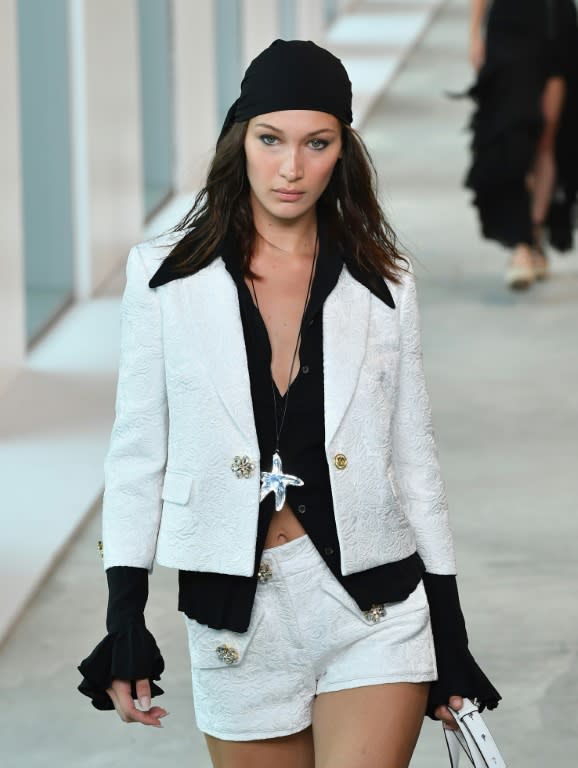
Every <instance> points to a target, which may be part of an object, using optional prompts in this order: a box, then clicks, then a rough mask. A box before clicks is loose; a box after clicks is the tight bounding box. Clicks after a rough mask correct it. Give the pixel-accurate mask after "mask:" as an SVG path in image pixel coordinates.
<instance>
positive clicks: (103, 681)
mask: <svg viewBox="0 0 578 768" xmlns="http://www.w3.org/2000/svg"><path fill="white" fill-rule="evenodd" d="M164 668H165V663H164V661H163V657H162V656H161V652H160V651H159V649H158V646H157V644H156V642H155V639H154V637H153V636H152V635H151V633H150V632H149V631H148V629H147V628H146V626H145V625H144V623H138V624H131V625H129V626H127V627H126V628H124V629H123V630H121V631H119V632H114V633H112V634H109V635H107V636H106V637H105V638H104V640H102V641H101V642H100V643H99V644H98V645H97V646H96V648H95V649H94V651H93V652H92V653H91V654H90V656H88V657H87V658H86V659H84V661H82V662H81V664H80V666H79V667H78V670H79V672H80V673H81V675H83V677H84V679H83V681H82V682H81V683H80V685H79V686H78V690H79V691H80V693H82V694H84V695H85V696H88V697H89V698H91V699H92V705H93V706H94V707H96V709H101V710H105V709H114V706H113V703H112V701H111V699H110V697H109V695H108V694H107V692H106V689H107V688H110V684H111V683H112V681H113V680H114V679H119V680H130V681H131V682H132V697H133V699H136V698H137V695H136V681H137V680H144V679H145V678H147V679H148V681H149V683H150V686H151V696H159V695H160V694H162V693H164V691H163V690H162V688H159V686H158V685H156V684H155V683H154V682H153V680H160V677H161V674H162V673H163V671H164Z"/></svg>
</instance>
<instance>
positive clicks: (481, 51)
mask: <svg viewBox="0 0 578 768" xmlns="http://www.w3.org/2000/svg"><path fill="white" fill-rule="evenodd" d="M485 58H486V44H485V42H484V38H483V37H482V34H481V33H480V32H478V33H476V34H473V35H472V37H471V39H470V63H471V65H472V67H473V68H474V69H475V70H476V72H479V71H480V69H481V68H482V66H483V64H484V60H485Z"/></svg>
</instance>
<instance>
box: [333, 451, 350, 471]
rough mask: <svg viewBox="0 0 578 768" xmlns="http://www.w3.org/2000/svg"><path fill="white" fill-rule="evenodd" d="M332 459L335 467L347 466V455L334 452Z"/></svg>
mask: <svg viewBox="0 0 578 768" xmlns="http://www.w3.org/2000/svg"><path fill="white" fill-rule="evenodd" d="M334 461H335V466H336V467H337V469H345V467H346V466H347V456H346V455H345V454H344V453H336V454H335V459H334Z"/></svg>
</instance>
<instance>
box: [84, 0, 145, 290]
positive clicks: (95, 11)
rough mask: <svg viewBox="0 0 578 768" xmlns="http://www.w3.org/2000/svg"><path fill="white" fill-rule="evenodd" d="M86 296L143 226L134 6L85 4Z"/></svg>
mask: <svg viewBox="0 0 578 768" xmlns="http://www.w3.org/2000/svg"><path fill="white" fill-rule="evenodd" d="M84 11H85V30H86V91H87V105H86V107H87V129H88V137H87V151H88V174H89V177H90V188H89V195H90V224H89V227H90V238H91V262H92V269H91V276H90V285H91V291H92V292H94V290H95V289H97V288H98V287H99V286H100V285H101V283H102V282H103V280H105V279H106V278H107V277H108V276H109V275H110V274H111V273H112V272H114V271H115V269H116V268H117V267H118V264H119V262H120V261H121V260H122V259H123V258H125V257H126V255H127V253H128V248H129V246H130V245H132V244H133V243H134V242H135V240H136V239H138V238H139V237H140V236H141V233H142V228H143V223H144V203H143V196H144V194H143V168H142V165H143V160H142V139H141V109H140V74H139V59H138V55H139V50H138V16H137V3H136V0H126V2H123V3H119V2H118V1H117V0H99V2H98V3H95V2H92V0H91V1H90V2H85V7H84Z"/></svg>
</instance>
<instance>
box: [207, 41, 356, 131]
mask: <svg viewBox="0 0 578 768" xmlns="http://www.w3.org/2000/svg"><path fill="white" fill-rule="evenodd" d="M287 109H310V110H314V111H316V112H327V113H329V114H330V115H334V116H335V117H336V118H337V119H338V120H341V121H342V122H344V123H346V124H347V125H350V124H351V122H352V120H353V115H352V113H351V82H350V80H349V77H348V75H347V72H346V70H345V67H344V66H343V64H342V63H341V60H340V59H338V58H337V57H336V56H334V55H333V54H332V53H330V52H329V51H327V50H325V48H320V47H319V46H318V45H315V43H312V42H311V41H310V40H307V41H306V40H275V42H274V43H271V45H270V46H269V47H268V48H266V49H265V50H264V51H262V52H261V53H260V54H259V55H258V56H257V58H256V59H253V61H252V62H251V64H250V65H249V67H248V68H247V71H246V72H245V77H244V78H243V82H242V83H241V95H240V96H239V98H238V99H237V101H235V102H234V103H233V105H232V106H231V108H230V109H229V111H228V113H227V117H226V118H225V122H224V123H223V127H222V128H221V133H220V135H219V139H218V141H220V140H221V139H222V138H223V136H224V135H225V134H226V133H227V131H228V130H229V128H230V127H231V126H232V125H233V123H241V122H244V121H245V120H249V119H250V118H252V117H256V116H257V115H264V114H267V113H268V112H280V111H283V110H287ZM217 143H218V142H217Z"/></svg>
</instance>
